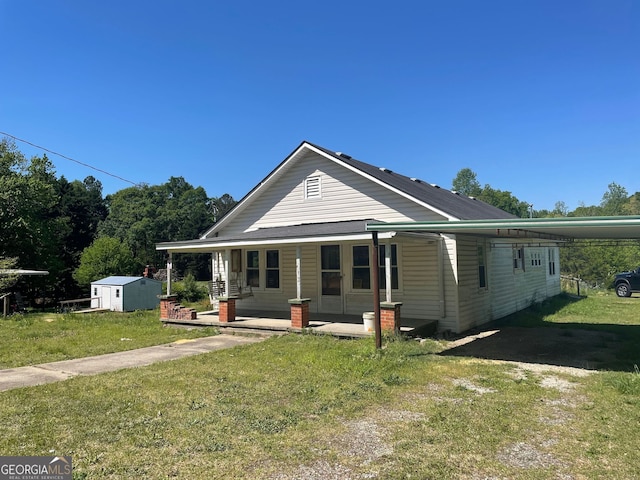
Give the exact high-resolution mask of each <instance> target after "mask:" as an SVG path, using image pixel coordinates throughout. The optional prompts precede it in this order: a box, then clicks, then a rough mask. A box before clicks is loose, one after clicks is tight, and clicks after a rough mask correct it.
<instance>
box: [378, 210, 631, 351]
mask: <svg viewBox="0 0 640 480" xmlns="http://www.w3.org/2000/svg"><path fill="white" fill-rule="evenodd" d="M366 230H367V231H369V232H371V235H372V242H373V254H372V256H373V258H377V255H378V234H379V233H380V232H420V233H435V234H448V235H455V234H467V235H476V236H484V237H493V238H496V237H498V238H499V237H502V238H510V239H523V240H525V239H526V240H528V241H531V240H534V241H535V239H545V240H557V241H565V242H571V241H573V240H576V239H581V240H582V239H584V240H586V239H594V240H640V216H638V215H633V216H616V217H560V218H513V219H496V220H459V221H445V222H392V223H384V222H368V223H367V225H366ZM372 280H373V292H374V299H373V309H374V312H375V322H374V325H375V332H376V346H377V347H378V348H380V347H381V346H382V339H381V331H380V299H379V295H378V292H379V286H380V283H379V278H378V275H377V269H374V270H373V279H372Z"/></svg>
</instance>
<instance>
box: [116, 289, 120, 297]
mask: <svg viewBox="0 0 640 480" xmlns="http://www.w3.org/2000/svg"><path fill="white" fill-rule="evenodd" d="M116 298H120V289H119V288H116Z"/></svg>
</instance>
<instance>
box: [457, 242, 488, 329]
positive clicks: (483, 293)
mask: <svg viewBox="0 0 640 480" xmlns="http://www.w3.org/2000/svg"><path fill="white" fill-rule="evenodd" d="M478 242H483V241H482V240H476V239H475V238H473V237H462V236H458V279H459V280H458V292H459V302H460V306H459V315H460V316H459V328H460V331H464V330H468V329H469V328H471V327H474V326H476V325H482V324H483V323H486V322H488V321H489V320H491V308H490V306H491V297H490V295H489V292H488V290H487V289H486V288H480V285H479V284H478Z"/></svg>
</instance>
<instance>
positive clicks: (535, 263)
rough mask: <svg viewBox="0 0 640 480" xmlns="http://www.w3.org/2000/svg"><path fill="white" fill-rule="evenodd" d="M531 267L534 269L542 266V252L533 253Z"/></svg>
mask: <svg viewBox="0 0 640 480" xmlns="http://www.w3.org/2000/svg"><path fill="white" fill-rule="evenodd" d="M531 266H532V267H540V266H542V255H541V254H540V252H532V253H531Z"/></svg>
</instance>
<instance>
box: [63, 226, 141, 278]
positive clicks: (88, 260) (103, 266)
mask: <svg viewBox="0 0 640 480" xmlns="http://www.w3.org/2000/svg"><path fill="white" fill-rule="evenodd" d="M141 268H142V267H141V265H139V264H137V263H136V261H135V260H134V258H133V255H132V254H131V251H130V250H129V248H128V247H127V246H126V245H124V244H123V243H122V242H121V241H120V240H118V239H117V238H111V237H101V238H98V239H97V240H96V241H95V242H93V243H92V244H91V245H90V246H89V247H87V248H85V249H84V251H83V252H82V256H81V257H80V266H79V267H78V269H77V270H76V271H75V272H74V274H73V277H74V278H75V279H76V281H77V282H78V283H79V284H80V285H89V284H90V283H91V282H93V281H95V280H99V279H101V278H104V277H108V276H111V275H131V274H135V273H140V271H141Z"/></svg>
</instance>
